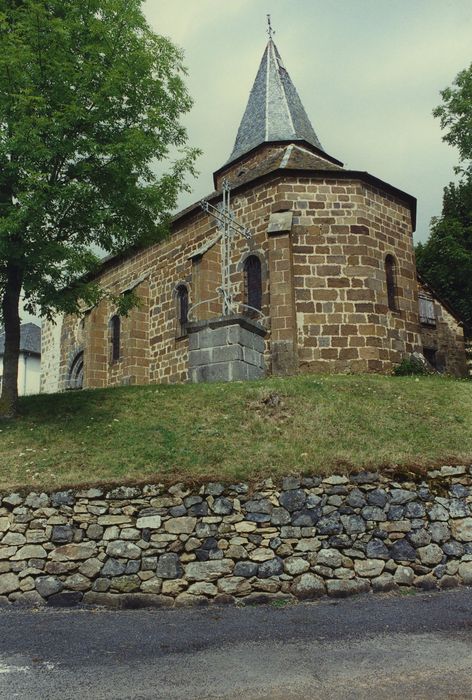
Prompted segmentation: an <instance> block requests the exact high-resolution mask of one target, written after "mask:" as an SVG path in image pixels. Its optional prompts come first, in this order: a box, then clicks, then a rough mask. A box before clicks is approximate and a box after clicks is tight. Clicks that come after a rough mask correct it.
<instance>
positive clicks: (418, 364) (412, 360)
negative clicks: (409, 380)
mask: <svg viewBox="0 0 472 700" xmlns="http://www.w3.org/2000/svg"><path fill="white" fill-rule="evenodd" d="M393 374H394V375H395V376H396V377H411V376H415V375H416V376H421V375H427V374H430V371H429V370H428V368H427V366H426V364H425V363H424V362H422V361H421V360H420V359H419V357H415V356H414V355H410V357H404V358H403V360H402V361H401V362H400V364H399V365H397V366H396V367H395V369H394V370H393Z"/></svg>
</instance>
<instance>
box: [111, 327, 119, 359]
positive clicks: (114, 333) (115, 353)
mask: <svg viewBox="0 0 472 700" xmlns="http://www.w3.org/2000/svg"><path fill="white" fill-rule="evenodd" d="M120 336H121V319H120V317H119V316H112V318H111V319H110V342H111V361H112V362H117V361H118V360H119V359H120V340H121V338H120Z"/></svg>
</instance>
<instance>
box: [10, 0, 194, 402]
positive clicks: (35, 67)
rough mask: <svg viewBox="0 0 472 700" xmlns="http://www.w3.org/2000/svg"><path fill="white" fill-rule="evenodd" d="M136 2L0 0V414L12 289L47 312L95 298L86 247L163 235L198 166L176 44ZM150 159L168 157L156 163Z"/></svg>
mask: <svg viewBox="0 0 472 700" xmlns="http://www.w3.org/2000/svg"><path fill="white" fill-rule="evenodd" d="M141 6H142V0H80V1H77V0H3V2H0V296H1V299H0V301H1V312H2V321H3V325H4V329H5V335H6V338H5V354H4V374H3V393H2V397H1V400H0V414H2V415H11V414H12V413H13V412H14V409H15V404H16V399H17V373H18V354H19V338H20V316H19V302H20V294H23V296H24V301H25V306H26V310H27V311H29V312H32V313H37V314H40V315H42V316H45V317H51V316H53V315H54V313H55V312H58V311H64V312H68V313H71V312H77V311H78V308H79V304H80V300H83V301H85V302H86V303H94V302H96V301H97V300H98V299H99V298H100V295H101V294H103V292H102V291H101V290H100V289H99V288H98V287H97V284H96V283H94V282H93V281H90V274H89V273H91V272H93V271H94V270H95V269H96V268H97V265H98V259H97V256H96V255H94V253H93V252H92V250H93V249H95V250H96V249H97V248H96V247H97V246H98V247H100V248H102V249H104V250H105V251H107V252H109V253H118V252H120V251H122V250H124V249H128V248H130V247H133V246H140V245H143V244H145V243H148V242H152V241H154V240H157V239H158V238H159V237H161V236H163V235H165V232H166V223H167V221H168V218H169V215H170V211H171V210H172V209H173V208H174V207H175V204H176V200H177V196H178V193H179V191H181V190H182V189H186V187H187V186H186V184H185V182H186V177H187V176H188V174H189V173H193V164H194V160H195V157H196V155H197V151H195V150H192V149H189V148H187V147H186V141H187V135H186V131H185V129H184V127H183V126H182V124H181V123H180V119H181V116H182V115H183V114H184V113H185V112H187V111H188V110H189V109H190V107H191V104H192V101H191V99H190V97H189V95H188V93H187V90H186V88H185V85H184V82H183V76H184V74H185V69H184V67H183V64H182V54H181V52H180V50H179V49H177V48H176V47H175V46H174V45H173V44H172V43H171V42H170V41H169V40H168V39H166V38H164V37H162V36H159V35H157V34H156V33H154V32H153V31H152V30H151V28H150V27H149V26H148V24H147V22H146V20H145V18H144V15H143V13H142V8H141ZM171 154H173V156H174V158H173V160H172V161H171V160H170V155H171ZM157 161H165V163H166V165H165V167H162V164H161V165H160V168H159V169H160V172H161V174H160V175H159V176H158V175H156V162H157ZM87 275H89V278H87ZM87 279H89V281H87ZM117 301H120V303H123V304H124V303H125V302H123V300H122V299H120V300H117ZM124 310H125V309H124V307H123V311H124Z"/></svg>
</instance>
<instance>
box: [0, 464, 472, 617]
mask: <svg viewBox="0 0 472 700" xmlns="http://www.w3.org/2000/svg"><path fill="white" fill-rule="evenodd" d="M460 584H465V585H470V584H472V467H470V466H469V467H465V466H462V467H461V466H459V467H442V468H441V469H439V470H434V471H431V472H430V473H429V475H428V478H427V479H424V480H419V481H417V482H416V481H401V482H400V481H399V482H396V481H392V480H389V479H387V478H386V477H383V476H381V475H379V474H377V473H372V472H362V473H359V474H352V475H350V476H344V475H334V476H329V477H325V478H322V477H320V476H312V477H303V478H301V477H296V476H289V477H286V478H285V479H283V480H282V482H281V484H275V483H274V482H273V481H272V480H271V479H266V480H264V481H261V482H259V483H256V484H251V485H250V484H245V483H238V484H229V485H226V484H221V483H208V484H204V485H202V486H201V487H200V488H196V489H195V488H194V489H192V488H190V487H187V486H186V485H184V484H175V485H173V486H171V487H165V486H164V485H162V484H150V485H147V486H144V487H130V486H126V487H124V486H122V487H117V488H114V489H108V490H107V489H105V488H101V487H97V488H89V489H85V490H77V491H71V490H69V491H63V492H55V493H51V494H47V493H41V494H38V493H29V494H26V495H24V494H20V493H10V494H4V495H3V496H0V604H2V603H13V604H16V605H43V604H48V605H52V606H58V605H76V604H79V603H85V604H91V605H102V604H103V605H107V606H110V607H115V608H120V607H159V606H166V607H167V606H177V607H179V606H188V605H208V604H211V603H216V604H220V603H228V602H233V603H235V602H241V603H245V604H252V603H257V602H267V601H270V600H273V599H275V600H277V599H284V600H288V601H290V600H293V601H295V600H307V599H315V598H318V597H320V596H323V595H328V596H334V597H342V596H346V595H351V594H354V593H362V592H367V591H373V592H377V591H379V592H382V591H386V590H395V589H398V588H402V587H407V588H408V587H413V588H417V589H422V590H431V589H442V588H451V587H453V586H457V585H460Z"/></svg>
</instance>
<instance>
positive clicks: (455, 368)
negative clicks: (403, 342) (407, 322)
mask: <svg viewBox="0 0 472 700" xmlns="http://www.w3.org/2000/svg"><path fill="white" fill-rule="evenodd" d="M434 309H435V315H436V325H435V326H430V325H429V326H428V325H423V324H422V325H421V342H422V347H423V348H427V349H430V350H435V351H436V353H435V354H436V362H437V367H438V369H439V370H441V371H444V372H447V373H448V374H451V375H453V376H456V377H466V376H467V374H468V369H467V356H466V350H465V339H464V329H463V327H462V325H461V324H460V323H459V321H458V320H457V319H456V318H455V317H454V316H453V315H452V314H451V313H450V312H449V311H448V310H447V309H446V308H445V307H444V306H443V305H442V304H440V303H439V302H438V301H437V300H435V301H434Z"/></svg>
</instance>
